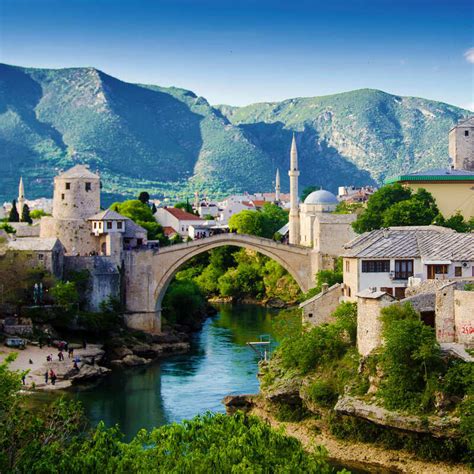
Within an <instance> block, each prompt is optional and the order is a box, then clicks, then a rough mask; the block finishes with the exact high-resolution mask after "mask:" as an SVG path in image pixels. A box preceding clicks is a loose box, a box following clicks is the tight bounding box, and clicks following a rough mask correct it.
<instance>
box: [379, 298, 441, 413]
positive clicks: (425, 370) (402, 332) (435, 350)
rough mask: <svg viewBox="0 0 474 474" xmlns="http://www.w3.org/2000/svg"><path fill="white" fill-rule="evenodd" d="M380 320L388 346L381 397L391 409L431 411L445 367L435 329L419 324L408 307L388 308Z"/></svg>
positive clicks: (383, 353) (383, 356)
mask: <svg viewBox="0 0 474 474" xmlns="http://www.w3.org/2000/svg"><path fill="white" fill-rule="evenodd" d="M381 316H382V321H383V338H384V341H385V343H384V346H383V348H382V349H381V354H380V362H381V368H382V370H383V372H384V377H383V380H382V383H381V387H380V390H379V395H380V396H381V397H382V399H383V402H384V404H385V406H386V407H387V408H390V409H411V410H424V411H426V410H429V409H430V408H431V407H432V404H433V402H434V390H435V388H436V380H437V378H438V375H439V371H440V368H441V365H442V360H441V350H440V347H439V344H438V343H437V341H436V336H435V333H434V330H433V328H431V327H428V326H426V325H425V324H424V323H423V322H422V321H420V316H419V314H418V313H417V312H416V311H415V310H414V309H413V307H412V306H411V305H410V304H409V303H406V304H405V305H391V306H388V307H387V308H384V309H382V311H381Z"/></svg>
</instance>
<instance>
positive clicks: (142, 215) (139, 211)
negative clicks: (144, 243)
mask: <svg viewBox="0 0 474 474" xmlns="http://www.w3.org/2000/svg"><path fill="white" fill-rule="evenodd" d="M140 196H141V194H140ZM142 197H146V196H142ZM110 209H112V210H113V211H115V212H118V213H119V214H121V215H122V216H125V217H128V218H129V219H132V221H133V222H135V223H136V224H138V225H139V226H141V227H143V228H144V229H145V230H146V231H147V234H148V240H159V242H160V244H162V245H168V243H169V240H168V238H167V237H166V236H165V235H164V233H163V227H162V226H161V225H160V224H159V223H158V222H156V219H155V218H154V217H153V212H152V209H151V208H150V206H148V204H147V203H146V202H142V201H140V200H138V199H132V200H129V201H123V202H115V203H113V204H112V205H111V206H110Z"/></svg>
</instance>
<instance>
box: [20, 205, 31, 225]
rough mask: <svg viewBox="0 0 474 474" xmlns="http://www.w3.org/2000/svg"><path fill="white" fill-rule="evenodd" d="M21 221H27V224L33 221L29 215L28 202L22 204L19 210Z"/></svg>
mask: <svg viewBox="0 0 474 474" xmlns="http://www.w3.org/2000/svg"><path fill="white" fill-rule="evenodd" d="M21 222H27V223H28V224H32V223H33V219H32V218H31V216H30V208H29V207H28V204H24V205H23V209H22V211H21Z"/></svg>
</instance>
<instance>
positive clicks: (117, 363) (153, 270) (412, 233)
mask: <svg viewBox="0 0 474 474" xmlns="http://www.w3.org/2000/svg"><path fill="white" fill-rule="evenodd" d="M473 138H474V119H470V120H467V121H464V122H461V123H460V124H459V125H457V126H456V127H455V129H454V130H453V131H452V132H451V133H450V153H452V154H453V155H452V156H451V160H452V163H453V164H452V166H451V168H449V169H446V170H445V169H434V170H425V171H422V172H418V173H413V174H406V175H400V176H396V177H392V178H390V179H388V180H387V184H388V185H389V186H390V185H393V183H398V184H399V185H401V187H400V189H405V190H406V189H409V190H410V191H409V192H410V193H412V192H413V193H417V192H419V189H420V188H421V189H427V190H429V192H430V195H431V196H432V197H433V198H434V199H435V201H436V204H437V207H438V209H439V210H440V211H441V212H442V216H446V217H450V216H459V219H461V220H462V221H463V222H465V221H469V220H471V221H472V219H473V217H474V193H473V189H474V184H473V183H474V170H473V169H472V162H473V160H474V139H473ZM297 142H298V137H297V135H296V134H294V135H293V138H292V142H291V149H290V160H289V164H290V166H289V171H288V174H289V178H290V192H289V193H288V194H283V193H281V188H280V175H279V170H277V171H276V179H275V190H274V192H273V193H263V192H262V193H256V194H242V195H231V196H229V197H228V198H227V199H225V200H223V201H221V202H214V201H212V200H210V199H208V198H207V197H205V196H203V197H201V196H200V195H199V194H198V193H196V195H195V199H194V202H193V204H191V203H189V202H187V203H185V204H186V205H185V206H183V207H181V208H178V207H171V206H167V205H166V206H165V205H163V204H162V203H160V202H154V201H153V199H147V200H146V202H139V201H135V202H136V203H138V204H137V205H144V206H145V207H146V209H147V210H149V209H151V208H152V207H154V208H156V209H155V212H154V214H153V219H154V220H155V221H156V222H155V223H156V224H157V225H159V227H160V228H162V229H163V233H164V235H165V236H166V238H167V239H168V240H167V241H166V243H167V244H172V245H164V244H163V243H162V242H161V241H159V240H154V239H149V238H148V233H149V232H148V230H147V229H146V228H145V227H144V226H142V225H139V224H137V223H136V222H134V220H132V219H131V218H129V217H126V216H124V215H122V214H120V212H118V211H117V210H115V209H118V210H120V207H116V206H115V207H114V205H112V206H111V208H109V209H102V208H101V177H100V175H99V174H98V173H96V172H92V171H91V170H90V169H89V167H87V166H86V165H82V164H77V165H75V166H74V167H72V168H70V169H68V170H66V171H64V172H61V173H59V174H58V175H57V176H56V177H55V178H54V196H53V199H52V202H51V203H49V202H48V201H45V200H39V201H35V202H31V201H30V202H29V201H27V199H26V196H25V187H24V183H23V180H20V185H19V195H18V199H17V200H15V201H13V203H12V205H11V206H10V208H9V207H8V206H6V205H5V206H4V210H5V212H6V213H7V214H8V215H9V216H10V217H11V216H12V215H13V216H15V215H16V216H18V218H17V219H10V221H9V222H5V223H4V225H3V230H1V231H0V232H1V234H0V238H1V244H2V255H3V256H2V257H1V258H3V259H8V257H9V256H10V257H11V256H13V258H14V259H19V260H22V261H23V260H24V261H25V262H26V264H27V265H28V266H29V267H30V268H31V269H37V268H43V269H44V270H45V271H46V272H47V273H48V274H50V275H51V276H52V277H53V278H54V279H55V280H56V281H63V282H66V283H68V282H69V279H71V278H72V277H73V276H74V275H76V276H77V275H78V274H83V275H84V274H85V275H87V277H86V280H87V282H86V284H85V286H84V288H83V290H82V291H83V295H82V297H83V299H84V305H85V308H86V310H87V311H89V312H91V313H92V314H94V313H99V312H100V311H103V308H104V307H106V306H107V304H110V302H111V301H117V302H119V303H120V305H121V312H122V317H123V323H124V325H125V327H126V328H128V330H129V331H139V332H140V333H144V334H147V335H148V337H149V338H150V339H149V340H150V341H155V342H156V341H162V339H160V338H161V334H162V329H163V328H162V319H161V309H162V307H161V304H162V300H163V297H164V295H165V293H166V291H167V289H168V285H169V284H170V282H171V281H172V279H173V277H174V275H175V274H176V272H177V271H178V269H179V268H180V266H182V265H183V264H184V263H186V262H189V261H192V260H191V259H192V257H194V256H196V255H199V254H200V253H202V252H206V251H208V250H209V249H212V248H213V247H214V246H225V245H238V246H241V247H244V248H248V249H250V250H251V251H257V252H258V251H261V252H262V253H264V254H265V255H267V256H270V257H271V258H272V257H273V258H275V259H277V261H278V262H279V263H280V264H281V265H282V266H283V268H284V269H285V270H287V271H288V272H289V273H290V274H291V275H292V276H293V277H294V278H295V280H296V282H297V284H298V285H299V286H300V289H301V290H302V291H303V292H304V294H305V295H306V297H305V298H304V299H303V301H301V302H300V303H299V311H300V315H301V316H300V317H301V321H302V324H303V327H304V329H305V331H307V334H309V333H310V332H311V331H312V330H313V329H315V328H322V330H323V331H324V328H326V327H331V325H334V324H337V318H336V316H335V315H337V313H338V311H339V310H340V309H339V308H341V305H342V307H344V305H347V304H349V305H350V304H355V305H356V306H355V307H356V334H355V346H356V350H357V354H358V357H360V358H361V360H362V361H364V360H370V358H371V357H372V356H373V355H374V354H377V353H378V351H380V350H381V348H383V347H384V344H385V341H384V323H383V320H384V316H383V315H384V314H385V311H386V309H387V308H390V307H397V308H398V307H405V306H404V305H405V304H408V305H409V307H410V308H413V310H415V311H416V312H417V313H416V314H418V315H419V316H417V317H419V318H420V320H421V321H422V322H423V324H424V325H425V326H427V327H430V328H433V329H434V333H435V337H436V341H437V343H438V344H439V347H440V350H441V351H442V353H443V354H445V355H446V357H448V358H451V359H455V360H459V361H462V362H463V363H472V362H474V357H473V355H472V349H474V291H473V288H474V232H472V231H471V232H457V231H456V230H454V229H452V228H449V227H446V226H443V225H438V224H437V223H436V222H434V223H432V224H429V225H404V226H387V227H382V228H377V229H374V230H369V231H366V232H363V233H362V234H357V233H356V231H355V228H354V224H355V223H356V221H357V220H358V218H359V216H360V215H361V212H363V211H364V209H366V208H367V206H369V205H370V202H371V197H372V196H376V194H377V189H376V188H373V187H372V186H363V187H355V186H341V187H340V190H339V195H338V196H336V195H335V194H333V193H331V192H330V191H328V190H325V189H321V188H320V189H315V190H311V192H308V193H307V196H306V197H305V198H304V200H300V198H299V196H300V190H299V186H298V185H299V175H300V170H299V165H298V145H297ZM382 189H383V188H382ZM397 189H398V188H397ZM341 203H342V204H343V205H344V206H347V205H355V207H354V208H353V209H354V210H355V212H343V213H340V212H338V209H340V207H341ZM29 204H30V205H31V210H34V208H35V206H38V207H39V209H41V210H42V213H41V214H42V215H41V217H40V218H39V219H35V220H34V221H33V220H32V219H31V218H30V216H29V212H30V207H29ZM45 205H46V207H45ZM266 206H275V208H279V209H280V210H281V209H282V210H283V211H284V212H285V213H287V215H288V222H287V223H286V224H285V225H284V226H283V227H281V228H279V229H278V231H277V232H275V234H274V238H273V240H272V239H268V238H262V237H257V236H247V235H241V236H240V235H239V233H238V229H236V228H234V227H233V224H232V222H233V216H238V215H239V214H240V213H242V212H244V213H245V212H250V213H260V212H263V210H265V209H266ZM37 209H38V208H37ZM48 211H51V213H50V212H48ZM150 212H151V211H150ZM150 215H151V214H150ZM440 219H441V218H440ZM15 220H16V221H17V222H15ZM30 221H31V222H30ZM440 223H441V222H440ZM301 262H304V265H303V264H301ZM339 266H340V268H342V281H340V282H338V283H335V284H332V285H328V284H327V283H323V284H322V285H321V287H320V291H318V292H317V293H316V294H314V292H313V294H309V293H306V292H308V290H309V291H311V289H312V288H314V287H315V285H316V280H315V275H316V277H317V276H318V275H320V274H321V273H324V272H329V273H331V272H333V273H335V272H336V271H337V268H338V267H339ZM31 291H33V292H34V294H35V304H34V305H33V306H30V307H28V308H27V309H28V311H29V312H31V308H34V311H39V312H41V311H43V309H42V302H41V298H37V296H38V294H40V293H42V291H43V287H42V286H38V284H35V285H34V288H32V289H31ZM104 305H105V306H104ZM43 308H44V311H46V306H43ZM0 309H1V311H2V314H1V317H2V331H3V333H4V335H5V337H6V340H7V341H9V340H14V339H15V338H17V339H16V340H33V339H34V334H35V333H36V332H37V328H35V323H34V318H31V317H28V316H27V314H28V313H26V314H25V313H23V309H22V308H20V314H18V313H17V312H18V310H19V309H18V308H17V307H15V306H14V305H13V306H12V305H10V306H9V305H4V304H2V305H1V306H0ZM166 337H168V336H166ZM173 337H175V336H173V335H172V339H171V340H173V343H174V344H175V346H173V344H171V345H170V344H168V343H167V342H166V343H165V346H166V349H165V350H166V351H168V353H170V352H172V351H174V350H178V351H183V350H187V348H189V345H188V344H187V342H183V339H179V338H178V339H173ZM167 340H168V339H166V341H167ZM35 344H37V342H35ZM160 344H162V342H159V343H158V345H157V344H156V343H155V344H153V343H151V342H150V343H149V344H143V343H140V344H139V345H136V343H135V346H134V347H133V348H130V347H121V348H120V350H118V349H115V352H114V355H113V356H112V357H116V359H114V360H112V366H113V367H121V366H133V365H142V364H146V363H149V362H150V361H151V360H152V358H153V356H152V355H151V354H155V356H156V354H159V355H160V356H161V355H162V354H163V350H164V349H163V347H162V345H160ZM158 346H159V347H158ZM174 347H176V348H177V349H174ZM91 354H92V355H91ZM82 357H83V362H82V367H84V370H82V368H81V370H82V373H81V375H80V376H79V374H78V373H76V372H74V371H73V370H72V369H71V368H70V367H69V369H68V370H66V371H65V372H61V370H62V369H61V368H64V367H66V366H67V364H66V365H61V364H59V366H58V365H57V363H56V365H55V366H54V367H56V370H57V371H59V374H60V381H61V382H62V384H61V383H59V384H58V386H57V387H59V388H61V387H64V386H68V385H69V384H70V383H71V382H72V381H73V380H76V382H78V381H81V380H84V379H89V378H95V377H102V376H105V375H106V374H107V373H108V371H109V369H108V368H106V367H102V366H100V365H99V366H95V365H94V364H95V360H96V357H97V360H99V361H100V360H102V358H103V357H104V351H103V350H102V349H101V348H100V346H98V347H95V346H94V347H93V348H92V352H87V351H86V352H83V353H82ZM91 361H92V362H91ZM277 363H278V359H277V360H276V361H273V362H271V364H270V366H269V367H270V368H269V369H266V368H265V367H264V368H263V369H262V370H263V374H267V375H263V377H264V378H265V377H267V378H268V379H271V377H275V375H274V374H272V372H271V371H272V370H274V371H275V370H276V371H277V372H278V371H279V370H281V368H277V369H275V364H277ZM69 364H72V362H70V363H69ZM272 364H273V365H272ZM50 365H51V364H50ZM91 367H93V369H91ZM94 367H95V368H94ZM361 367H362V366H361ZM42 370H44V368H40V369H38V370H37V371H36V374H38V373H41V371H42ZM78 370H79V368H78ZM267 370H270V372H266V371H267ZM361 370H362V369H361ZM71 371H72V372H71ZM269 373H270V374H271V375H268V374H269ZM36 377H37V375H36ZM278 377H279V376H276V379H275V380H277V381H278V380H279V378H278ZM284 377H285V375H284V372H283V378H284ZM371 377H372V376H371ZM31 380H32V382H31V383H34V385H35V386H36V384H37V382H38V381H37V378H34V379H33V378H32V379H31ZM33 380H34V382H33ZM272 383H275V382H271V383H268V382H263V385H262V386H263V393H264V396H265V397H269V399H271V400H273V399H274V398H275V397H274V395H273V394H272V390H273V388H272ZM278 383H279V382H278ZM295 386H296V385H295ZM38 388H39V389H41V388H43V389H48V390H49V389H51V386H50V385H49V386H48V384H47V383H46V384H40V383H38ZM370 390H374V391H376V390H377V387H376V386H375V388H373V384H372V385H371V388H370ZM269 393H270V395H268V394H269ZM279 393H280V392H279ZM281 393H282V394H283V393H284V392H281ZM281 396H282V397H283V399H284V397H285V396H286V395H281ZM299 396H300V395H298V397H299ZM229 403H230V404H233V403H237V405H238V404H239V403H242V400H240V399H238V400H237V402H236V401H235V400H234V399H232V400H231V401H230V402H229ZM243 403H244V404H248V403H249V402H248V400H247V399H245V400H244V402H243ZM252 403H253V402H252ZM252 403H250V404H252ZM272 403H273V402H272ZM239 406H240V405H239ZM338 407H339V408H338ZM335 410H336V412H338V413H343V414H345V415H350V416H355V417H359V418H362V419H367V420H370V421H371V422H374V423H378V424H382V425H384V426H387V423H388V422H387V417H388V418H390V416H391V415H390V413H388V414H387V413H385V412H383V413H382V414H381V413H380V412H378V411H377V410H378V409H377V410H376V412H373V406H372V405H371V404H370V403H369V404H367V402H366V401H361V400H360V399H358V398H357V397H356V398H350V397H349V398H347V397H340V398H339V401H338V405H336V408H335ZM338 410H339V411H338ZM367 413H369V414H367ZM398 423H399V424H400V426H402V427H403V429H407V430H410V429H411V428H407V425H406V423H407V422H406V420H404V419H401V420H399V422H398ZM417 426H418V425H417ZM430 430H431V428H430V429H429V430H428V432H429V433H431V431H430Z"/></svg>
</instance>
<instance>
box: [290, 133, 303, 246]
mask: <svg viewBox="0 0 474 474" xmlns="http://www.w3.org/2000/svg"><path fill="white" fill-rule="evenodd" d="M288 175H289V177H290V220H289V234H290V236H289V237H290V238H289V242H290V244H294V245H299V243H300V216H299V205H298V176H299V175H300V172H299V170H298V150H297V149H296V140H295V134H293V140H292V142H291V152H290V171H288Z"/></svg>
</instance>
